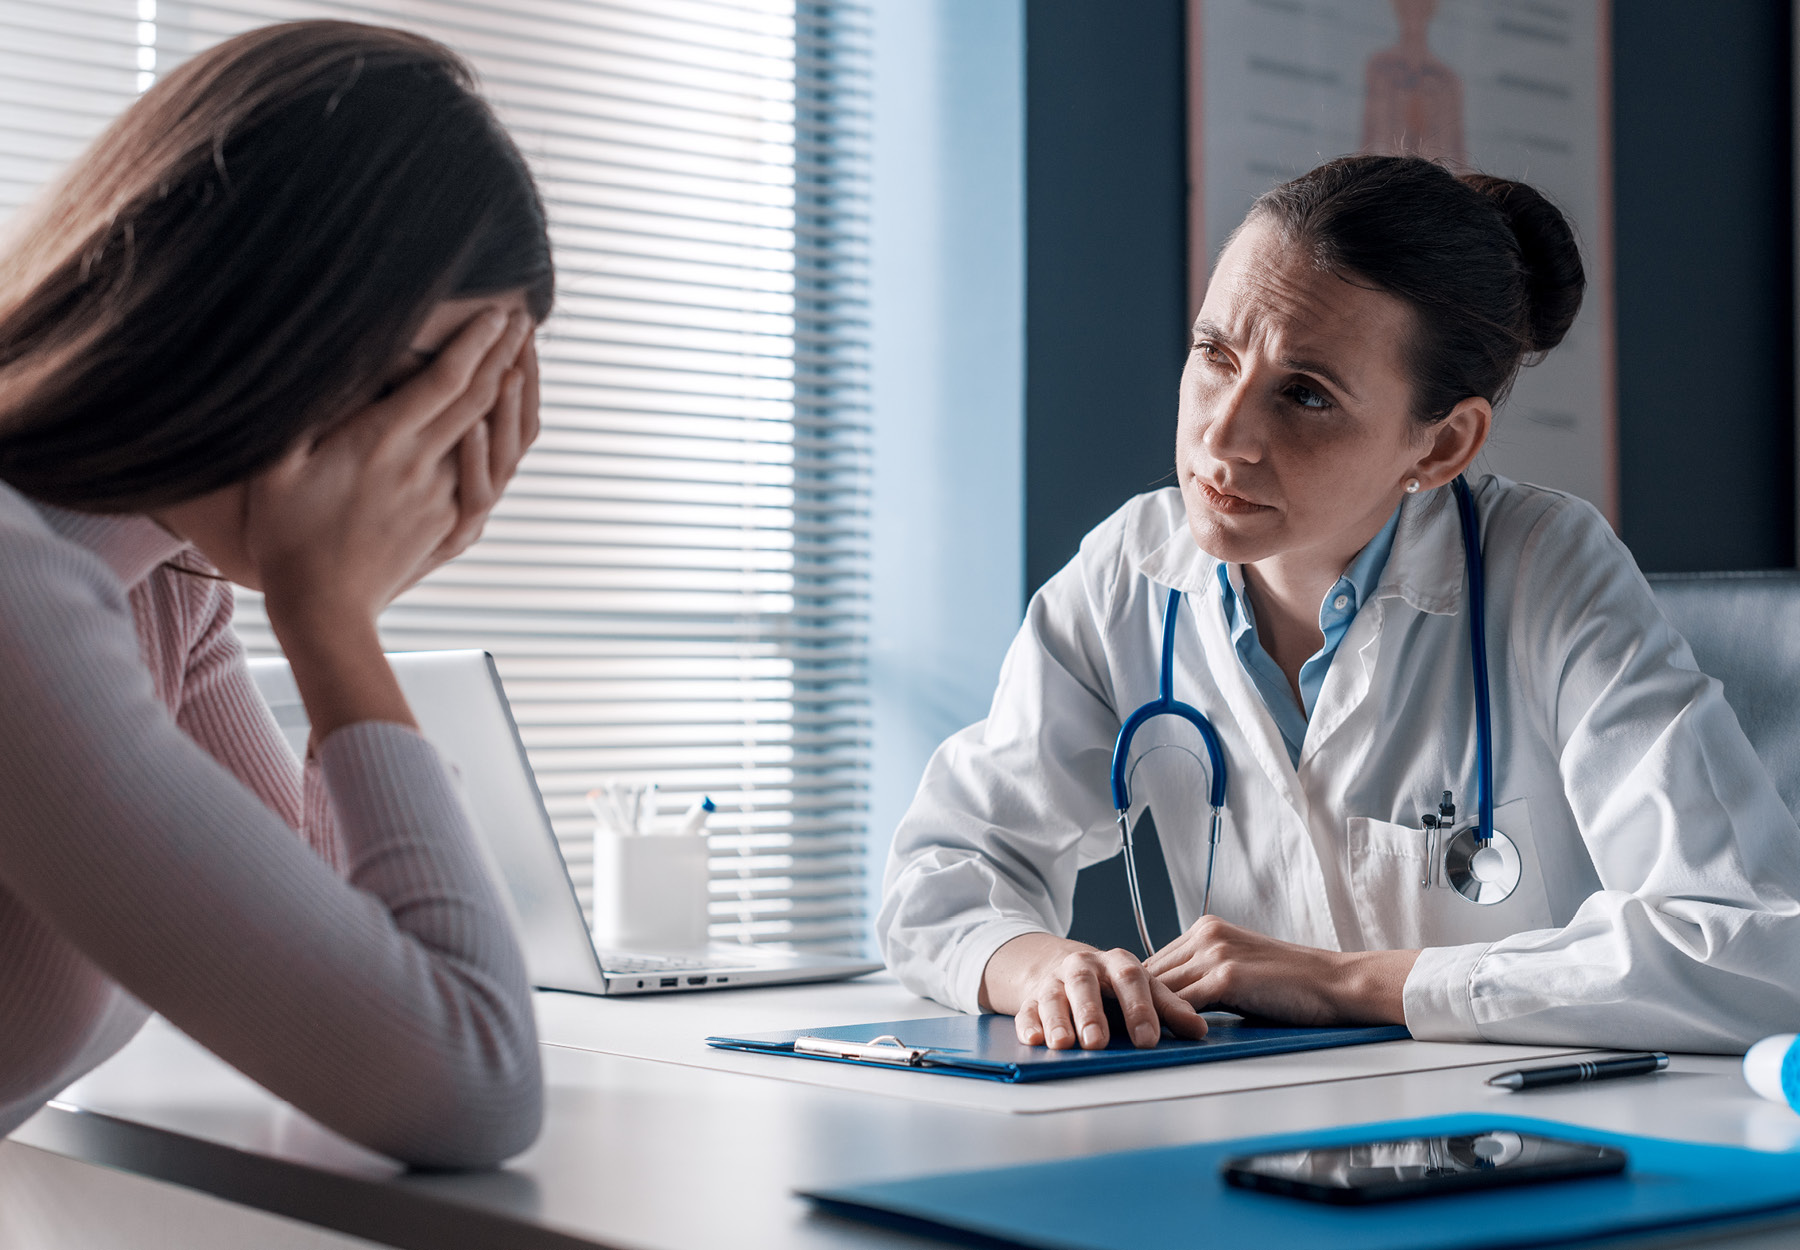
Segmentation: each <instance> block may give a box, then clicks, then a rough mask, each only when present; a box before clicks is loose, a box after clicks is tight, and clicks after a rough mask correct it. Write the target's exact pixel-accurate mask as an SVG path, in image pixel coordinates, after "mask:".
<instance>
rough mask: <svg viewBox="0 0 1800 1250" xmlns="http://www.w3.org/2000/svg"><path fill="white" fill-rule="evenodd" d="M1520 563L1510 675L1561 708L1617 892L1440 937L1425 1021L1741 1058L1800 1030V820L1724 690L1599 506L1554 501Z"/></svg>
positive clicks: (1574, 797)
mask: <svg viewBox="0 0 1800 1250" xmlns="http://www.w3.org/2000/svg"><path fill="white" fill-rule="evenodd" d="M1520 559H1521V568H1522V569H1524V570H1528V572H1526V573H1525V574H1524V575H1522V576H1521V577H1520V578H1519V580H1518V582H1517V583H1516V585H1517V586H1518V587H1519V590H1518V591H1517V593H1516V594H1515V596H1514V603H1513V608H1512V611H1511V613H1510V617H1509V626H1508V629H1509V633H1508V644H1509V646H1510V647H1511V648H1512V649H1513V663H1511V664H1510V666H1509V667H1510V673H1511V676H1512V679H1513V680H1515V681H1518V682H1521V683H1523V684H1524V685H1525V687H1526V689H1527V693H1528V702H1529V704H1530V705H1531V706H1532V707H1535V708H1538V709H1540V710H1541V714H1542V716H1543V724H1542V726H1541V732H1542V733H1543V734H1544V736H1545V738H1546V740H1547V742H1548V743H1549V744H1550V747H1551V749H1553V750H1554V751H1555V752H1556V753H1557V757H1558V759H1559V764H1560V770H1561V774H1562V779H1563V785H1564V789H1565V792H1566V794H1567V796H1568V801H1569V804H1570V806H1571V808H1572V810H1573V812H1574V815H1575V819H1576V822H1577V823H1578V825H1579V826H1580V829H1581V835H1582V839H1583V841H1584V842H1585V844H1586V847H1587V851H1588V855H1589V857H1590V858H1591V859H1592V861H1593V863H1594V866H1595V870H1596V871H1597V873H1598V875H1599V878H1600V883H1601V888H1600V889H1599V890H1598V891H1596V892H1595V893H1593V894H1592V895H1590V896H1589V897H1588V898H1587V900H1586V901H1585V902H1583V903H1582V904H1581V906H1580V907H1579V909H1578V910H1577V911H1576V913H1575V915H1574V917H1573V918H1572V919H1571V920H1570V922H1569V923H1568V924H1567V925H1565V926H1564V927H1563V928H1560V929H1546V930H1537V931H1532V932H1527V933H1520V934H1515V935H1513V936H1511V937H1507V938H1503V939H1501V940H1500V941H1497V942H1494V943H1492V944H1491V945H1474V946H1462V947H1450V948H1440V949H1433V950H1427V951H1425V952H1424V953H1423V955H1422V956H1421V957H1420V959H1419V962H1418V963H1417V964H1416V965H1415V967H1414V969H1413V972H1412V975H1411V976H1410V977H1409V978H1408V981H1407V986H1406V1018H1407V1023H1408V1025H1409V1026H1410V1027H1411V1028H1412V1029H1413V1032H1414V1034H1415V1035H1416V1036H1420V1037H1427V1038H1438V1039H1444V1040H1487V1041H1495V1042H1526V1043H1551V1044H1563V1043H1567V1044H1579V1045H1590V1046H1618V1047H1631V1048H1656V1049H1663V1050H1687V1051H1725V1052H1737V1051H1742V1050H1743V1049H1744V1048H1745V1046H1746V1045H1748V1044H1749V1043H1750V1042H1752V1041H1754V1040H1756V1039H1757V1038H1759V1037H1762V1036H1765V1035H1767V1034H1770V1033H1776V1032H1785V1031H1792V1030H1793V1028H1794V1027H1795V1025H1796V1023H1800V902H1797V901H1796V898H1797V896H1800V830H1797V829H1796V827H1795V822H1794V818H1793V816H1792V814H1790V813H1789V811H1788V810H1787V808H1786V806H1785V805H1784V804H1783V803H1782V801H1781V798H1780V796H1779V794H1777V792H1776V790H1775V786H1774V783H1773V782H1772V781H1771V780H1770V779H1769V776H1768V773H1767V771H1766V770H1765V769H1764V768H1763V766H1762V763H1761V761H1759V760H1758V758H1757V756H1756V753H1755V751H1754V750H1753V749H1752V747H1751V746H1750V743H1749V741H1748V740H1747V739H1746V738H1745V737H1744V733H1743V730H1742V729H1741V728H1740V727H1739V725H1738V722H1737V718H1736V716H1735V715H1734V714H1733V712H1732V710H1731V708H1730V706H1729V705H1728V704H1727V703H1726V702H1725V697H1724V693H1723V690H1722V688H1721V687H1720V685H1719V683H1718V682H1717V681H1715V680H1713V679H1712V678H1710V677H1707V676H1705V675H1704V674H1702V673H1700V672H1699V671H1698V670H1697V668H1696V666H1695V663H1694V659H1693V653H1692V652H1691V650H1690V649H1689V648H1688V645H1687V643H1686V642H1685V641H1684V640H1683V639H1682V638H1681V637H1680V635H1678V634H1677V633H1676V632H1675V630H1674V629H1673V628H1672V627H1671V626H1670V625H1669V624H1668V623H1667V621H1666V620H1665V619H1664V618H1663V616H1662V614H1661V612H1660V611H1659V610H1658V608H1657V606H1656V602H1655V599H1654V597H1653V595H1652V593H1651V590H1650V588H1649V586H1648V585H1647V584H1646V583H1645V581H1644V579H1643V577H1642V575H1641V574H1639V572H1638V570H1637V566H1636V564H1635V563H1634V562H1633V561H1632V559H1631V556H1630V555H1629V554H1628V553H1627V552H1626V550H1625V548H1624V546H1623V544H1621V543H1620V542H1619V540H1618V539H1617V538H1615V537H1614V536H1613V534H1612V532H1611V530H1610V529H1608V528H1607V526H1606V524H1605V522H1604V521H1602V520H1601V519H1600V517H1599V515H1598V514H1597V513H1595V512H1594V511H1593V509H1592V508H1589V507H1587V506H1586V505H1583V504H1578V503H1571V504H1570V505H1569V506H1564V507H1561V508H1558V509H1554V510H1552V512H1551V513H1550V514H1549V515H1548V516H1547V517H1545V518H1544V519H1543V520H1542V521H1541V522H1540V523H1539V524H1538V525H1536V526H1535V527H1534V528H1533V530H1532V532H1531V533H1530V535H1529V536H1528V537H1527V539H1526V541H1525V543H1524V545H1523V548H1522V551H1521V555H1520ZM1795 693H1796V697H1800V691H1797V692H1795Z"/></svg>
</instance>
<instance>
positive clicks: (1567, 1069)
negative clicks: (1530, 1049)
mask: <svg viewBox="0 0 1800 1250" xmlns="http://www.w3.org/2000/svg"><path fill="white" fill-rule="evenodd" d="M1668 1066H1669V1057H1668V1056H1667V1055H1665V1054H1663V1053H1662V1051H1660V1050H1652V1051H1646V1052H1644V1053H1643V1054H1639V1055H1615V1056H1614V1057H1613V1058H1611V1059H1589V1060H1587V1061H1586V1062H1583V1063H1559V1064H1556V1065H1555V1066H1553V1067H1548V1068H1520V1069H1519V1070H1517V1071H1516V1072H1502V1073H1501V1074H1500V1075H1499V1076H1490V1077H1489V1078H1488V1082H1487V1083H1488V1084H1489V1085H1494V1086H1498V1087H1499V1088H1501V1089H1515V1090H1516V1089H1542V1088H1544V1087H1545V1086H1546V1085H1573V1084H1575V1083H1576V1082H1577V1081H1606V1080H1611V1079H1612V1078H1613V1077H1615V1076H1645V1075H1647V1074H1649V1073H1651V1072H1661V1071H1662V1070H1663V1069H1664V1068H1666V1067H1668Z"/></svg>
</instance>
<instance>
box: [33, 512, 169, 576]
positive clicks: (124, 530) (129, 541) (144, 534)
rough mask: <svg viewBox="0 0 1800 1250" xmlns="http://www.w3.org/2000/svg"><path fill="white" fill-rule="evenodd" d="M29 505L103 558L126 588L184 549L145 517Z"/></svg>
mask: <svg viewBox="0 0 1800 1250" xmlns="http://www.w3.org/2000/svg"><path fill="white" fill-rule="evenodd" d="M33 506H34V507H36V508H37V510H38V513H39V514H40V515H41V516H42V517H43V518H44V521H45V523H46V524H47V525H49V526H50V528H51V529H52V530H54V531H55V532H56V533H57V534H58V535H59V536H60V537H63V538H66V539H68V540H69V541H70V542H72V543H75V544H77V545H79V546H82V547H86V548H87V549H88V550H89V551H91V552H93V553H94V554H95V555H97V556H99V557H100V558H101V559H102V560H104V561H105V562H106V565H107V567H108V568H110V569H112V571H113V574H114V576H116V577H117V578H118V579H119V581H120V582H121V583H122V584H123V585H124V587H125V589H126V590H131V589H133V588H134V587H135V586H137V584H138V583H139V582H141V581H143V580H144V579H145V578H147V577H149V576H150V574H151V573H152V572H153V571H155V570H156V568H157V567H158V566H160V565H162V564H164V563H166V562H168V561H169V560H171V559H173V558H174V557H175V556H177V555H179V554H181V552H182V551H184V550H186V549H187V545H188V544H187V541H186V540H185V539H181V538H177V537H176V536H175V535H173V534H171V533H169V531H168V530H166V529H164V528H163V527H162V526H160V525H158V524H157V523H156V522H155V521H152V520H151V519H150V518H149V517H147V516H141V515H138V514H135V513H121V514H118V515H102V514H99V513H93V512H74V511H71V510H70V509H68V508H59V507H57V506H56V505H54V504H47V503H36V502H35V501H34V502H33Z"/></svg>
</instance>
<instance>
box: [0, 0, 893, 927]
mask: <svg viewBox="0 0 1800 1250" xmlns="http://www.w3.org/2000/svg"><path fill="white" fill-rule="evenodd" d="M296 17H342V18H352V19H356V20H363V21H373V22H388V23H393V24H398V25H404V26H407V27H408V28H410V29H413V30H417V31H420V32H422V33H425V34H428V35H431V36H434V37H436V38H439V39H442V40H443V41H444V42H446V43H448V44H450V45H451V46H452V47H454V48H456V49H457V50H458V51H459V52H461V53H463V54H464V55H465V56H467V57H468V58H469V59H470V60H471V61H472V62H473V63H474V65H475V66H476V68H477V70H478V72H479V73H480V74H481V76H482V79H483V85H484V88H485V89H486V91H487V93H488V95H489V98H490V99H491V100H493V102H494V103H495V105H496V107H497V109H498V110H499V112H500V114H501V116H502V118H503V119H504V120H505V121H506V122H507V124H508V125H509V126H510V127H511V129H512V131H513V133H514V135H515V136H516V138H517V139H518V141H519V144H520V146H521V147H522V148H523V149H524V151H525V153H526V156H527V157H528V158H529V159H530V160H531V162H532V164H533V167H534V169H535V170H536V171H537V173H538V176H539V178H540V181H541V185H542V187H543V190H544V194H545V197H546V200H547V202H548V206H549V210H550V218H551V230H552V237H553V241H554V243H555V246H556V252H557V268H558V277H559V284H560V294H559V300H558V308H557V312H556V314H555V316H554V317H553V318H552V319H551V321H550V323H549V324H548V325H547V326H546V327H545V331H544V333H543V334H542V335H541V336H540V352H541V355H542V361H543V377H544V409H543V418H544V429H543V434H542V436H541V437H540V439H539V441H538V444H537V446H536V447H535V448H534V449H533V451H532V452H531V453H530V455H529V456H528V457H527V459H526V461H525V463H524V466H523V468H522V469H521V472H520V475H519V477H518V479H517V480H516V481H515V483H514V485H513V487H512V488H511V490H510V492H509V493H508V495H507V496H506V498H505V499H504V500H503V501H502V503H501V504H500V506H499V508H498V509H497V510H496V512H495V514H494V516H493V518H492V520H491V521H490V523H489V525H488V528H487V532H486V537H485V538H484V539H483V540H482V542H481V543H480V544H478V545H477V546H476V547H475V548H474V549H473V550H471V551H470V552H468V553H467V554H465V555H464V556H463V557H462V558H461V559H459V560H457V561H455V562H454V563H453V564H451V565H449V566H448V567H446V568H444V569H442V570H440V571H439V572H438V573H436V574H434V575H433V576H432V577H431V578H429V579H428V580H427V581H426V582H424V583H422V584H421V585H420V586H418V587H417V588H415V589H414V590H413V591H411V592H409V593H408V594H407V595H406V596H404V597H403V598H402V599H401V600H400V601H399V602H398V603H396V604H395V605H394V607H393V608H392V609H391V610H390V611H389V612H388V613H387V614H386V616H385V617H384V618H383V621H382V626H383V636H384V639H385V641H386V643H387V645H388V646H389V647H391V648H394V649H412V648H434V649H435V648H446V647H485V648H487V649H488V650H491V651H493V652H494V654H495V657H496V659H497V661H498V663H499V666H500V670H501V673H502V676H503V677H504V679H505V681H506V685H507V690H508V692H509V694H510V695H511V697H512V700H513V708H514V712H515V714H516V715H517V717H518V720H519V726H520V730H521V732H522V734H523V736H524V738H525V742H526V745H527V748H528V750H529V752H530V755H531V760H532V763H533V766H534V767H535V769H536V771H537V775H538V780H539V783H540V785H541V786H542V788H543V791H544V797H545V802H546V804H547V806H548V807H549V810H550V814H551V817H552V820H553V822H554V824H555V826H556V830H557V835H558V837H559V838H560V839H561V841H562V843H563V848H564V852H565V854H566V856H567V858H568V860H569V863H570V867H571V870H572V873H573V875H574V876H575V879H576V884H577V892H578V893H579V894H581V896H582V898H583V901H584V903H588V902H589V901H590V900H591V889H590V879H591V864H592V854H591V831H592V821H591V818H590V816H589V813H588V811H587V806H586V803H585V800H584V797H583V796H584V794H585V792H586V791H587V790H588V789H589V788H591V787H592V786H594V785H596V784H597V783H598V782H599V781H600V780H601V779H602V778H604V777H606V776H616V775H621V774H627V775H636V776H643V777H654V778H655V779H656V780H657V781H658V782H659V783H660V785H661V788H662V793H663V795H664V803H665V805H666V806H665V810H666V811H670V812H673V811H676V810H679V809H683V808H685V807H686V806H687V804H688V803H689V802H690V801H692V799H693V798H695V797H697V796H698V795H700V794H702V793H705V794H710V795H711V796H712V797H713V799H714V800H715V801H716V802H717V803H718V804H719V807H720V811H719V813H718V815H716V816H715V817H714V819H713V823H712V826H711V828H712V830H713V835H712V849H713V891H714V892H713V908H712V909H713V921H714V925H713V932H714V935H715V936H717V937H721V938H727V939H739V940H744V941H779V942H792V943H807V944H816V945H822V946H835V947H840V948H842V947H852V946H856V945H859V944H860V942H861V941H862V938H863V934H864V930H865V928H866V920H865V912H866V906H865V901H864V899H865V885H864V882H863V880H862V877H863V873H864V845H865V842H866V833H867V831H866V785H867V783H866V775H867V767H868V763H867V756H868V738H869V726H868V714H867V695H866V680H865V668H866V656H865V651H866V647H865V638H866V633H867V612H866V606H865V605H866V601H867V576H868V574H867V532H866V531H867V526H866V515H867V510H866V500H867V496H868V489H869V474H870V465H869V455H868V429H867V420H866V412H867V408H866V399H867V396H866V391H867V377H866V354H865V343H864V337H865V330H866V318H865V306H864V300H865V268H866V261H865V234H866V212H865V196H866V180H867V178H866V160H867V152H866V144H867V137H866V112H867V110H866V78H867V50H866V40H867V35H866V26H867V20H866V14H865V13H864V12H863V11H862V10H861V9H860V8H858V7H857V6H854V5H848V4H839V3H806V2H798V3H797V2H795V0H513V2H511V3H506V4H501V3H498V2H495V3H477V2H474V0H468V2H457V0H388V2H387V3H368V4H345V3H329V2H324V0H296V2H294V3H274V2H271V0H228V2H225V3H217V4H206V3H176V2H174V0H0V214H6V213H9V212H10V211H11V210H12V209H13V208H15V207H16V206H17V205H18V204H20V203H22V202H23V201H24V199H26V198H27V197H28V196H29V195H30V194H32V193H33V192H34V191H35V189H36V188H37V187H38V186H40V185H41V184H42V183H43V182H44V181H45V180H46V179H47V178H49V177H51V176H52V175H54V174H55V173H56V171H57V170H58V169H59V168H60V167H61V166H62V165H63V164H64V163H66V162H67V161H68V160H69V159H71V158H72V157H73V156H75V155H76V154H77V153H78V152H79V151H80V149H81V147H82V146H83V145H84V144H85V143H86V142H87V140H88V139H89V138H91V137H92V136H93V135H94V134H96V133H98V131H99V130H100V129H101V128H102V127H103V126H104V125H105V124H106V122H107V121H108V120H109V119H110V118H111V117H112V116H113V115H115V114H116V113H117V112H118V111H119V110H120V109H121V108H123V107H124V106H125V105H126V104H128V103H129V102H130V100H131V99H132V98H133V96H134V95H135V94H136V93H137V92H138V91H140V90H142V89H145V88H147V87H148V86H149V85H150V84H151V83H152V82H153V81H154V79H155V77H156V76H157V75H160V74H163V73H166V72H168V70H169V69H171V68H172V67H174V66H176V65H178V64H180V63H181V61H182V60H184V59H185V58H186V57H188V56H190V55H192V54H193V53H194V52H196V51H198V50H200V49H202V48H204V47H206V46H208V45H210V44H212V43H214V42H216V41H217V40H219V39H221V38H224V37H227V36H229V35H231V34H234V33H236V32H239V31H242V30H246V29H250V28H252V27H254V26H258V25H262V24H264V23H267V22H270V21H275V20H282V19H287V18H296ZM238 617H239V630H240V632H241V633H242V634H243V636H244V638H245V641H246V643H247V644H248V645H249V647H250V648H251V650H252V652H253V653H268V652H271V651H272V650H273V647H274V644H273V639H272V637H271V636H270V634H269V632H268V629H267V626H266V623H265V622H264V620H263V618H262V616H261V612H260V604H259V602H258V600H257V597H256V596H254V595H251V594H241V595H240V607H239V613H238Z"/></svg>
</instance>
